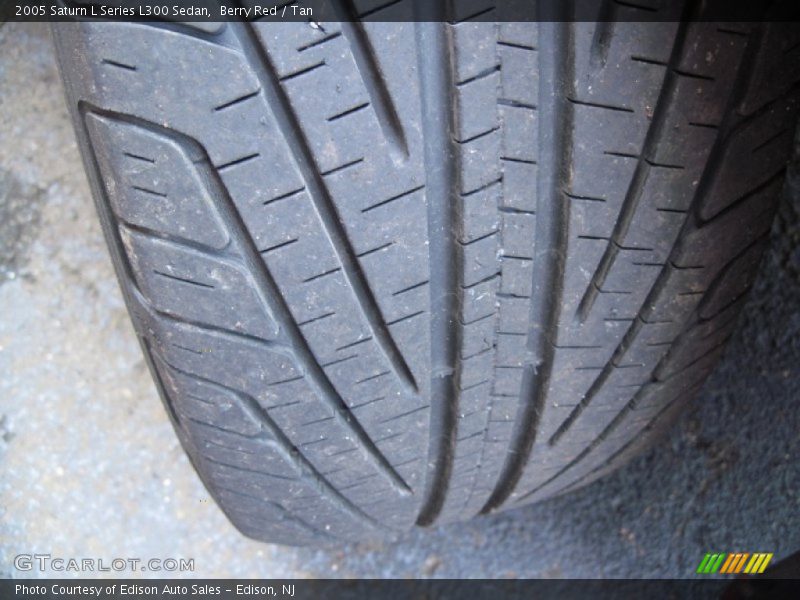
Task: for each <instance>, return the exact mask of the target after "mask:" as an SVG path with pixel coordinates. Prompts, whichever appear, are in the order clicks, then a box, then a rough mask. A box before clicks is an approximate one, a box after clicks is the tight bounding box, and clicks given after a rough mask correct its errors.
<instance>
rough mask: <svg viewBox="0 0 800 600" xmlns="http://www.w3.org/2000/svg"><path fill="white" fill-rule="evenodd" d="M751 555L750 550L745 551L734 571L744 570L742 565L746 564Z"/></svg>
mask: <svg viewBox="0 0 800 600" xmlns="http://www.w3.org/2000/svg"><path fill="white" fill-rule="evenodd" d="M749 556H750V553H749V552H745V553H744V554H742V560H740V561H739V563H738V564H737V565H736V571H734V573H741V572H742V567H743V566H744V562H745V561H746V560H747V558H748V557H749Z"/></svg>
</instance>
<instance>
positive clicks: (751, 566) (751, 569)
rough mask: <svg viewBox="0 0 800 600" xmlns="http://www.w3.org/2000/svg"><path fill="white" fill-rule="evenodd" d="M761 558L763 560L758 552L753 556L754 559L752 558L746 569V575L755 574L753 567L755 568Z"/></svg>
mask: <svg viewBox="0 0 800 600" xmlns="http://www.w3.org/2000/svg"><path fill="white" fill-rule="evenodd" d="M759 558H761V555H760V554H759V553H758V552H756V553H755V554H753V558H751V559H750V562H749V563H747V566H746V567H745V568H744V572H745V573H753V572H754V570H753V567H755V565H756V563H757V562H758V560H759Z"/></svg>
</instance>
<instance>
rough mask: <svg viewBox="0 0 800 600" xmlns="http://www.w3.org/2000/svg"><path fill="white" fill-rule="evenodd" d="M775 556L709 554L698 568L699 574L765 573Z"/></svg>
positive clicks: (735, 553)
mask: <svg viewBox="0 0 800 600" xmlns="http://www.w3.org/2000/svg"><path fill="white" fill-rule="evenodd" d="M772 556H773V554H772V553H771V552H770V553H767V552H755V553H753V554H751V553H749V552H732V553H727V552H726V553H710V552H709V553H707V554H706V555H705V556H704V557H703V560H701V561H700V564H699V565H698V567H697V573H700V574H703V575H713V574H715V573H720V574H723V573H724V574H726V575H727V574H738V573H747V574H750V575H756V574H758V573H763V572H764V570H765V569H766V568H767V565H768V564H769V562H770V561H771V560H772Z"/></svg>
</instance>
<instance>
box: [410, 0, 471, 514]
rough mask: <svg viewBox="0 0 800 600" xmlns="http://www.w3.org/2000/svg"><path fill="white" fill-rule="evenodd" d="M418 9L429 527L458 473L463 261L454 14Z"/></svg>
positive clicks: (418, 4)
mask: <svg viewBox="0 0 800 600" xmlns="http://www.w3.org/2000/svg"><path fill="white" fill-rule="evenodd" d="M414 12H415V15H416V18H417V23H415V31H416V40H417V61H418V65H419V77H420V88H421V92H422V106H421V112H422V115H421V116H422V125H423V126H422V130H423V131H424V132H425V138H424V142H423V144H424V158H425V175H426V184H425V195H426V200H427V205H428V233H429V240H430V243H429V247H428V249H429V260H430V265H431V269H432V271H431V277H430V282H429V285H428V289H429V294H430V303H431V321H430V323H431V328H430V344H431V381H430V385H431V392H430V404H431V420H430V442H429V447H428V470H427V474H426V478H425V492H424V499H423V502H422V506H421V508H420V513H419V516H418V517H417V524H418V525H423V526H424V525H430V524H431V523H433V522H434V521H435V520H436V517H437V516H438V515H439V513H440V512H441V510H442V507H443V506H444V500H445V497H446V495H447V491H448V488H449V481H450V475H451V473H452V469H453V452H454V446H455V433H456V415H457V406H456V404H457V402H458V400H457V390H456V381H457V373H456V366H457V357H458V347H459V335H460V329H459V326H458V323H457V320H456V319H452V315H455V314H458V310H459V300H458V298H459V294H458V289H459V284H460V281H459V280H460V277H459V273H460V272H461V259H460V253H459V252H458V250H457V239H456V228H455V223H457V222H458V221H457V217H458V215H457V211H458V189H459V188H458V186H459V180H458V165H457V159H456V156H457V152H456V149H455V147H454V144H455V142H454V136H453V131H454V123H453V118H454V117H453V106H452V96H453V89H454V82H453V73H452V71H451V60H452V59H451V56H452V39H451V37H450V32H449V31H448V29H447V28H448V25H447V24H446V23H445V21H446V19H445V17H446V16H447V15H446V12H447V11H446V9H445V6H444V3H439V2H430V0H415V3H414ZM434 268H435V269H437V272H434V271H433V269H434Z"/></svg>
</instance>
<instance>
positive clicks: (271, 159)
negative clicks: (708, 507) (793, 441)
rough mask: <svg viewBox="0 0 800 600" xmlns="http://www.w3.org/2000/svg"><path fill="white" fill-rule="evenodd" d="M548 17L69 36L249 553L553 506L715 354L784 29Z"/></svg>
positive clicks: (120, 229)
mask: <svg viewBox="0 0 800 600" xmlns="http://www.w3.org/2000/svg"><path fill="white" fill-rule="evenodd" d="M476 4H480V3H475V2H473V3H470V6H471V7H472V11H473V13H476V12H478V13H483V12H484V9H480V10H478V8H480V7H478V8H476ZM542 4H543V6H542V8H541V10H543V11H544V12H543V13H542V16H543V17H544V18H543V19H542V22H540V23H512V22H508V23H506V22H500V23H487V22H475V21H474V20H470V19H469V15H467V14H459V13H455V14H450V15H436V14H433V15H429V16H433V17H435V18H432V19H428V22H420V23H416V24H415V23H410V22H369V23H364V24H357V23H356V24H354V23H342V24H339V23H327V24H325V26H324V27H323V28H315V27H309V26H308V24H307V23H285V24H280V25H275V24H272V25H270V24H266V25H265V24H254V25H252V26H251V25H245V24H242V23H226V24H219V25H218V26H215V27H210V26H204V27H202V28H195V27H192V26H190V25H185V24H175V23H169V24H167V23H160V24H159V23H150V24H145V23H139V24H134V23H115V24H111V23H97V22H93V23H90V22H86V23H80V24H78V23H70V24H60V25H58V26H56V28H55V39H56V42H57V46H58V49H59V54H60V60H61V68H62V72H63V75H64V79H65V82H66V86H67V90H68V92H67V95H68V100H69V105H70V108H71V110H72V112H73V115H74V120H75V125H76V130H77V135H78V138H79V141H80V145H81V147H82V150H83V155H84V158H85V163H86V168H87V171H88V173H89V176H90V180H91V182H92V186H93V193H94V196H95V199H96V202H97V206H98V210H99V214H100V218H101V220H102V223H103V228H104V231H105V235H106V236H107V239H108V244H109V247H110V251H111V254H112V257H113V260H114V263H115V265H116V269H117V273H118V275H119V280H120V284H121V287H122V290H123V292H124V294H125V297H126V301H127V303H128V307H129V310H130V313H131V316H132V319H133V323H134V325H135V328H136V331H137V333H138V336H139V339H140V340H141V344H142V347H143V349H144V353H145V355H146V356H147V360H148V362H149V364H150V368H151V370H152V373H153V376H154V378H155V380H156V382H157V385H158V388H159V390H160V392H161V395H162V397H163V400H164V403H165V405H166V407H167V409H168V412H169V414H170V417H171V419H172V421H173V423H174V426H175V429H176V431H177V434H178V436H179V437H180V440H181V442H182V444H183V446H184V448H185V449H186V451H187V453H188V455H189V456H190V457H191V460H192V461H193V464H194V465H195V467H196V469H197V471H198V473H199V474H200V476H201V477H202V479H203V481H204V482H205V485H206V486H207V488H208V490H209V492H210V493H211V494H212V495H213V497H214V498H215V499H216V501H217V502H218V503H219V505H220V506H221V507H222V509H223V510H224V511H225V513H226V514H227V515H228V517H229V518H230V520H231V521H232V522H233V524H234V525H235V526H236V527H238V528H239V529H240V530H241V531H242V532H243V533H244V534H246V535H248V536H251V537H253V538H256V539H260V540H266V541H270V542H277V543H283V544H291V545H302V544H320V543H327V542H330V541H332V540H360V539H364V538H370V537H375V536H380V535H386V534H387V533H392V532H397V531H404V530H407V529H409V528H411V527H413V526H415V525H421V526H427V525H432V524H434V523H436V524H439V523H444V522H451V521H456V520H463V519H468V518H471V517H473V516H475V515H479V514H482V513H484V514H485V513H490V512H494V511H496V510H499V509H505V508H510V507H515V506H519V505H522V504H525V503H529V502H532V501H537V500H541V499H543V498H547V497H551V496H553V495H556V494H561V493H564V492H567V491H569V490H573V489H575V488H577V487H579V486H582V485H585V484H586V483H588V482H589V481H592V480H594V479H595V478H597V477H598V476H600V475H601V474H603V473H606V472H608V471H609V470H611V469H614V468H616V467H617V466H619V465H620V464H621V463H622V462H624V460H625V459H626V458H628V457H629V456H631V455H633V454H634V453H636V452H637V451H639V450H640V449H641V447H643V446H644V445H646V444H648V443H650V442H651V441H652V440H653V438H654V437H655V436H656V435H657V434H658V433H659V432H661V431H662V430H664V429H665V428H666V427H667V426H668V424H669V423H670V421H672V420H673V418H674V417H675V416H676V415H678V414H679V413H680V412H681V411H682V410H683V409H684V407H685V405H686V402H687V400H688V399H689V398H690V397H691V396H692V394H693V393H694V392H696V391H697V390H698V389H699V387H700V386H701V384H702V382H703V380H704V379H705V378H706V376H707V375H708V374H709V372H710V370H711V369H712V368H713V365H714V363H715V361H716V360H717V358H718V357H719V355H720V354H721V352H722V351H723V347H724V345H725V342H726V340H727V339H728V338H729V336H730V335H731V333H732V331H733V330H734V327H735V324H736V315H737V313H738V311H739V308H740V306H741V304H742V301H743V298H744V296H745V293H746V291H747V289H748V287H749V285H750V284H751V281H752V280H753V277H754V275H755V273H756V271H757V269H758V264H759V258H760V256H761V253H762V249H763V248H764V245H765V242H766V239H767V238H766V236H767V233H768V230H769V228H770V225H771V221H772V217H773V212H774V210H775V207H776V200H777V195H778V193H779V191H780V189H781V183H782V177H783V173H784V169H785V165H786V162H787V159H788V157H789V154H790V151H791V148H792V141H793V131H794V124H795V119H796V114H797V108H798V89H799V88H798V85H797V82H798V80H800V46H799V45H798V41H799V40H800V37H799V36H798V31H797V29H796V28H792V27H790V26H788V25H780V24H767V23H762V24H732V23H728V24H724V25H720V24H715V23H704V22H689V21H687V20H685V19H686V18H687V17H695V16H698V13H697V12H695V11H696V10H697V9H696V5H695V4H689V5H687V6H686V7H684V8H680V7H677V8H676V6H677V5H678V4H679V3H666V4H667V5H668V8H666V9H663V10H664V11H676V10H678V9H680V10H681V11H683V12H674V14H673V13H670V14H669V15H666V16H665V15H663V14H662V15H661V18H662V22H648V23H634V22H627V21H630V20H631V19H635V18H636V17H637V16H640V15H644V12H643V11H642V10H641V9H637V8H636V7H634V6H630V5H627V4H625V5H622V4H614V5H613V8H612V11H613V12H614V14H613V16H614V18H616V19H618V21H617V22H607V23H600V24H595V23H570V22H562V21H566V20H567V19H566V18H565V19H561V20H560V19H559V18H560V17H568V16H569V15H568V14H566V13H565V14H561V13H560V12H559V11H563V10H568V8H565V7H567V3H563V2H560V0H554V1H553V2H552V3H551V4H552V11H553V12H552V13H548V12H547V11H548V10H550V7H549V6H545V4H546V3H544V2H543V3H542ZM408 5H409V2H407V1H405V0H404V1H403V2H401V3H399V4H398V3H390V6H389V7H388V8H385V9H384V10H385V11H386V13H387V19H388V18H390V17H392V16H393V13H391V11H395V10H401V9H403V7H406V8H408ZM608 5H611V3H608V4H607V6H608ZM419 6H421V7H423V10H430V11H436V10H437V9H436V7H435V5H434V3H427V2H425V1H424V0H423V1H421V2H420V3H419ZM503 6H505V5H503ZM503 6H501V7H500V8H499V9H498V11H501V10H502V9H503ZM484 8H491V3H486V7H484ZM443 16H446V17H447V19H446V21H447V23H443V22H437V21H439V19H438V17H443ZM501 16H502V15H501ZM548 16H549V17H550V18H549V19H547V17H548ZM645 16H646V17H647V18H650V13H647V15H645ZM699 16H702V15H699ZM670 17H672V18H674V20H675V21H678V20H680V19H681V18H683V19H684V21H683V22H682V23H676V22H667V19H669V18H670ZM542 49H546V51H543V50H542Z"/></svg>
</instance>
